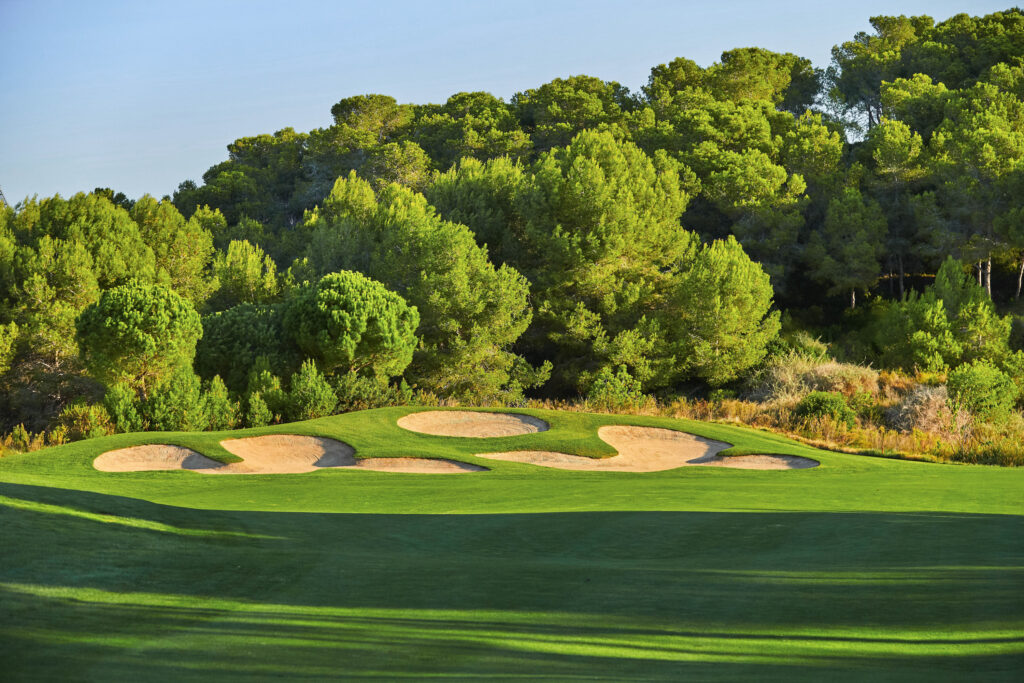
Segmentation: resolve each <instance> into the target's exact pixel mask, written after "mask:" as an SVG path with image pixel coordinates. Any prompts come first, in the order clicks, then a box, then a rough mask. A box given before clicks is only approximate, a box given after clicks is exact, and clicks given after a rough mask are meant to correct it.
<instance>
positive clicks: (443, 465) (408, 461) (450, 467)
mask: <svg viewBox="0 0 1024 683" xmlns="http://www.w3.org/2000/svg"><path fill="white" fill-rule="evenodd" d="M352 469H359V470H373V471H374V472H410V473H416V474H464V473H466V472H486V471H487V468H486V467H481V466H480V465H471V464H469V463H468V462H458V461H456V460H441V459H434V458H363V459H362V460H360V461H358V462H357V463H356V465H355V467H353V468H352Z"/></svg>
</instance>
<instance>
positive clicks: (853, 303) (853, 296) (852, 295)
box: [850, 289, 857, 309]
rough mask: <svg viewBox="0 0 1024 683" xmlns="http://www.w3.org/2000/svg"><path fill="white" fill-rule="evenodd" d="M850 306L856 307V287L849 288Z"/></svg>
mask: <svg viewBox="0 0 1024 683" xmlns="http://www.w3.org/2000/svg"><path fill="white" fill-rule="evenodd" d="M850 308H851V309H854V308H857V290H856V289H851V290H850Z"/></svg>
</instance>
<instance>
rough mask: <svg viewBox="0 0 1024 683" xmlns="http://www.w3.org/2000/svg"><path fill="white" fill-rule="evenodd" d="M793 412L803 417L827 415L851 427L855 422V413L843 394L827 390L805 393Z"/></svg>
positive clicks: (812, 417)
mask: <svg viewBox="0 0 1024 683" xmlns="http://www.w3.org/2000/svg"><path fill="white" fill-rule="evenodd" d="M793 412H794V414H795V415H797V417H802V418H804V419H820V418H824V417H829V418H832V419H833V420H835V421H836V422H839V423H842V424H845V425H846V426H847V428H851V429H852V428H853V426H854V425H855V424H856V422H857V415H856V413H854V412H853V410H852V409H851V408H850V406H848V405H847V404H846V399H845V398H844V397H843V395H842V394H837V393H833V392H828V391H813V392H811V393H809V394H807V395H806V396H804V397H803V399H801V400H800V403H798V404H797V406H796V408H795V409H794V411H793Z"/></svg>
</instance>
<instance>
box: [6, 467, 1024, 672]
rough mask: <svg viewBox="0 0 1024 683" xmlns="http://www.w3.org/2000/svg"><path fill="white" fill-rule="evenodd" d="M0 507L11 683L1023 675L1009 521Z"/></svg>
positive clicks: (48, 500) (25, 494)
mask: <svg viewBox="0 0 1024 683" xmlns="http://www.w3.org/2000/svg"><path fill="white" fill-rule="evenodd" d="M0 496H3V497H4V498H3V499H0V529H3V536H4V548H5V550H4V559H3V562H2V563H0V634H2V635H0V645H2V647H0V670H4V671H9V672H13V674H14V677H15V679H17V678H18V676H19V675H20V676H22V677H24V678H46V677H47V675H54V676H63V677H64V678H66V679H73V678H74V676H73V675H64V674H68V672H79V671H80V672H83V675H82V678H84V679H104V680H109V679H112V678H117V679H121V678H125V679H128V678H134V679H142V680H151V679H157V680H160V679H165V678H175V679H176V680H198V679H205V680H209V679H210V678H217V679H222V678H223V679H237V680H246V679H263V678H268V677H272V676H283V675H288V676H289V677H298V678H310V679H327V678H347V679H352V678H384V679H394V678H400V677H402V676H403V675H408V676H412V675H418V676H426V675H431V676H442V677H451V678H459V677H462V678H469V679H474V678H481V677H499V678H509V679H518V678H545V679H557V680H573V679H576V678H586V679H588V680H595V679H597V680H623V679H644V680H679V679H680V678H684V677H696V678H715V679H722V678H725V679H731V680H735V679H744V678H756V679H758V680H771V679H779V680H783V679H785V680H799V679H805V678H812V677H813V678H820V677H821V676H822V675H823V674H827V675H829V676H830V677H838V678H839V679H841V680H844V679H850V680H854V679H856V680H864V679H865V678H871V677H888V678H893V677H896V678H917V679H925V678H929V679H930V680H934V679H936V678H962V677H964V676H975V675H979V676H981V677H983V678H985V679H986V680H1000V679H1006V680H1012V679H1018V678H1019V676H1020V674H1021V673H1022V672H1024V590H1022V588H1024V566H1022V563H1021V559H1022V558H1024V521H1022V518H1021V517H1017V516H1012V515H956V514H948V513H942V514H928V513H811V512H778V513H764V512H625V513H623V512H615V513H606V512H581V513H552V514H512V515H510V514H495V515H402V514H394V515H380V514H328V513H276V512H231V511H204V510H193V509H186V508H176V507H172V506H165V505H158V504H153V503H148V502H144V501H139V500H136V499H131V498H123V497H118V496H107V495H103V494H96V493H87V492H81V491H71V490H61V489H49V488H46V487H38V486H27V485H16V484H0ZM4 499H6V500H7V501H8V504H6V505H5V504H4ZM10 501H16V502H15V503H13V504H11V503H10ZM68 511H72V512H73V513H74V514H71V513H69V512H68ZM109 517H116V518H121V519H124V520H133V522H132V523H131V524H126V523H110V522H109V520H108V518H109ZM167 528H171V529H177V530H188V531H189V533H187V534H182V533H177V532H168V531H167Z"/></svg>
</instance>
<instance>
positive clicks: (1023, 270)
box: [1015, 256, 1024, 299]
mask: <svg viewBox="0 0 1024 683" xmlns="http://www.w3.org/2000/svg"><path fill="white" fill-rule="evenodd" d="M1021 283H1024V256H1021V257H1020V272H1018V273H1017V296H1016V297H1015V298H1017V299H1020V286H1021Z"/></svg>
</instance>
